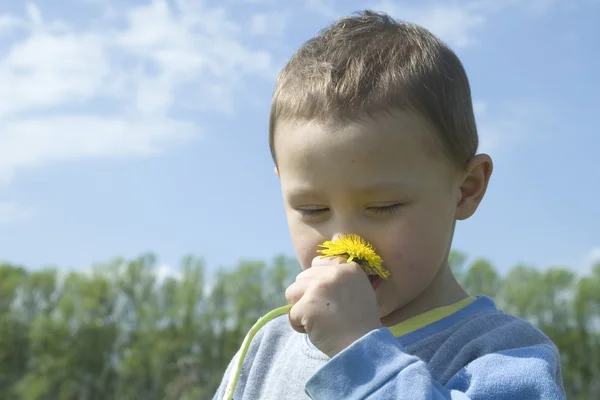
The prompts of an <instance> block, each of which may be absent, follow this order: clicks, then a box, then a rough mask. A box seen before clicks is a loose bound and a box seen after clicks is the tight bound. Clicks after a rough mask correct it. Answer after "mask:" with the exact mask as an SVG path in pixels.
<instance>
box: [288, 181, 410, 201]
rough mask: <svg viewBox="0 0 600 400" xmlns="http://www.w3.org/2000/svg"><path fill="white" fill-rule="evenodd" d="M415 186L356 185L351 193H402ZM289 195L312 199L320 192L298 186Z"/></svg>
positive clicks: (405, 183)
mask: <svg viewBox="0 0 600 400" xmlns="http://www.w3.org/2000/svg"><path fill="white" fill-rule="evenodd" d="M413 186H414V185H413V184H412V183H411V182H408V181H406V182H398V181H393V182H392V181H390V182H385V181H383V182H377V183H371V184H368V185H364V186H359V185H356V186H355V187H353V188H350V191H353V192H356V193H359V194H374V193H382V192H402V191H406V190H407V189H409V188H411V187H413ZM287 194H288V196H289V197H291V198H302V197H310V196H314V195H317V194H318V190H317V189H316V188H314V187H311V186H296V187H293V188H290V189H289V190H287Z"/></svg>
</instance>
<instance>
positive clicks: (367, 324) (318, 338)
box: [285, 257, 383, 357]
mask: <svg viewBox="0 0 600 400" xmlns="http://www.w3.org/2000/svg"><path fill="white" fill-rule="evenodd" d="M285 297H286V298H287V300H288V301H289V302H290V303H293V304H294V306H293V307H292V308H291V310H290V312H289V319H290V324H291V325H292V327H293V328H294V329H295V330H296V331H298V332H301V333H307V334H308V336H309V338H310V341H311V342H312V344H313V345H315V346H316V347H317V348H318V349H319V350H321V351H322V352H323V353H325V354H327V355H328V356H329V357H333V356H335V355H336V354H337V353H339V352H340V351H342V350H344V349H345V348H346V347H348V346H349V345H351V344H352V343H353V342H354V341H356V340H358V339H360V338H361V337H363V336H364V335H366V334H367V333H369V332H370V331H372V330H374V329H379V328H381V327H382V326H383V325H382V324H381V321H380V320H379V316H378V308H377V300H376V298H375V291H374V290H373V287H372V286H371V284H370V282H369V279H368V278H367V275H366V274H365V272H364V271H363V270H362V269H361V268H360V266H358V265H357V264H356V263H354V262H352V263H346V262H345V260H343V259H341V258H333V259H322V258H320V257H317V258H315V259H314V260H313V262H312V266H311V268H308V269H307V270H305V271H302V272H301V273H300V274H298V276H297V277H296V282H294V283H293V284H292V285H290V286H289V287H288V288H287V290H286V292H285Z"/></svg>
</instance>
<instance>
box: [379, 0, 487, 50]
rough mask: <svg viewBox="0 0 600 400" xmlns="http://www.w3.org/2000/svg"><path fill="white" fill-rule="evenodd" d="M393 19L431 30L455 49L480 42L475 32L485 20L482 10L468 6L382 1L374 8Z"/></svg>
mask: <svg viewBox="0 0 600 400" xmlns="http://www.w3.org/2000/svg"><path fill="white" fill-rule="evenodd" d="M373 8H374V9H375V10H380V11H384V12H386V13H388V14H390V15H391V16H393V17H394V18H398V19H401V20H404V21H408V22H412V23H416V24H418V25H421V26H423V27H425V28H426V29H428V30H430V31H431V32H432V33H433V34H434V35H436V36H438V37H439V38H440V39H442V40H443V41H445V42H447V43H449V44H450V45H453V46H456V47H466V46H469V45H471V44H474V43H476V42H477V40H476V39H475V37H474V31H475V30H477V29H478V28H480V27H481V26H482V25H483V24H484V22H485V20H486V15H485V13H484V12H483V11H482V10H481V9H479V7H473V6H472V5H469V4H461V5H458V4H452V3H442V2H440V3H433V4H432V3H425V4H423V3H421V4H420V5H418V6H417V5H413V4H410V5H409V4H406V3H398V2H393V1H391V0H382V1H381V2H379V3H377V4H376V5H374V6H373Z"/></svg>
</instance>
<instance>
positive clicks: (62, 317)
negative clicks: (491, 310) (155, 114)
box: [0, 251, 600, 400]
mask: <svg viewBox="0 0 600 400" xmlns="http://www.w3.org/2000/svg"><path fill="white" fill-rule="evenodd" d="M467 259H468V258H467V257H466V255H465V254H463V253H460V252H457V251H454V252H452V254H451V257H450V264H451V267H452V269H453V270H454V271H455V272H456V274H457V276H458V277H459V280H460V281H461V283H462V284H463V285H464V286H465V288H466V289H467V291H468V292H469V293H471V294H486V295H489V296H491V297H493V298H494V299H495V300H496V301H497V303H498V305H499V306H500V307H502V308H503V309H505V310H506V311H508V312H511V313H514V314H516V315H518V316H520V317H522V318H525V319H527V320H530V321H532V322H533V323H535V324H536V325H537V326H538V327H540V329H542V330H543V331H544V332H546V333H547V334H548V335H549V336H550V337H551V338H552V339H553V340H554V342H555V343H556V344H557V345H558V347H559V348H560V350H561V355H562V369H563V376H564V381H565V382H564V383H565V387H566V390H567V396H568V398H569V399H591V398H600V263H599V264H597V265H596V266H595V267H594V268H593V271H592V273H591V274H590V275H588V276H584V277H578V276H576V275H575V274H574V273H573V272H572V271H570V270H569V269H568V268H548V269H546V270H539V269H536V268H533V267H531V266H526V265H519V266H516V267H514V268H512V269H511V270H509V271H508V273H507V274H505V275H504V276H502V275H500V274H499V273H498V272H497V270H496V269H495V268H494V267H493V265H492V264H491V263H490V262H489V261H487V260H485V259H476V260H475V261H473V262H471V263H470V264H469V265H467ZM156 267H157V264H156V259H155V257H154V256H153V255H152V254H145V255H142V256H141V257H139V258H137V259H134V260H122V259H116V260H114V261H112V262H109V263H107V264H105V265H98V266H95V267H93V268H92V269H91V270H89V271H86V272H69V273H65V272H63V271H61V270H59V269H50V268H48V269H44V270H41V271H29V270H27V269H26V268H23V267H22V266H17V265H11V264H0V332H2V334H1V335H0V398H2V399H4V398H6V399H22V400H71V399H73V400H75V399H77V400H100V399H102V400H110V399H119V400H129V399H131V400H133V399H136V400H137V399H148V400H153V399H157V400H158V399H161V400H162V399H180V400H185V399H208V398H212V395H213V393H214V391H215V389H216V387H217V385H218V384H219V382H220V380H221V378H222V375H223V372H224V371H225V368H226V366H227V363H228V362H229V360H230V359H231V357H232V356H233V354H234V353H235V351H236V350H237V349H238V348H239V346H240V344H241V342H242V340H243V337H244V335H245V334H246V332H247V331H248V329H249V328H250V326H251V325H252V324H253V323H254V322H255V321H256V320H257V319H258V318H259V317H260V316H262V315H264V314H265V313H266V312H267V311H268V310H271V309H273V308H275V307H277V306H279V305H281V304H284V303H285V298H284V292H285V288H286V287H287V286H288V285H289V284H290V283H291V280H292V279H293V278H294V277H295V275H296V274H297V272H298V265H297V262H296V260H295V259H293V258H289V257H285V256H280V257H277V258H275V259H274V260H272V262H270V263H265V262H260V261H242V262H240V263H239V264H238V265H237V266H236V267H235V268H230V269H219V270H217V271H214V272H213V273H212V274H208V271H207V269H206V267H205V265H204V262H203V260H202V259H199V258H195V257H186V258H184V259H183V260H182V262H181V266H180V268H179V272H180V275H179V276H177V277H175V276H172V277H161V275H160V274H158V273H157V268H156Z"/></svg>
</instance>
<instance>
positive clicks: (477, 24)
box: [316, 0, 573, 48]
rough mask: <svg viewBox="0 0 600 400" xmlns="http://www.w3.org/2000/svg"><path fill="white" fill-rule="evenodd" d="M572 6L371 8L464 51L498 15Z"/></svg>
mask: <svg viewBox="0 0 600 400" xmlns="http://www.w3.org/2000/svg"><path fill="white" fill-rule="evenodd" d="M316 1H318V0H316ZM322 1H325V0H322ZM331 1H332V0H329V2H331ZM572 3H573V2H567V1H566V0H530V1H521V0H467V1H462V2H460V3H457V2H449V1H441V0H437V1H420V2H418V3H417V2H416V1H415V2H407V1H400V2H399V1H392V0H380V1H377V2H375V3H372V4H371V5H370V6H369V8H371V9H374V10H379V11H384V12H386V13H388V14H390V15H391V16H392V17H394V18H398V19H401V20H404V21H408V22H413V23H416V24H418V25H421V26H423V27H425V28H427V29H428V30H430V31H431V32H432V33H433V34H434V35H436V36H438V37H439V38H440V39H441V40H443V41H444V42H446V43H448V44H449V45H451V46H453V47H457V48H461V47H467V46H472V45H476V44H478V43H479V39H478V34H479V31H480V29H481V28H483V27H484V26H485V23H486V22H487V21H488V20H489V19H490V17H493V16H494V14H496V13H498V12H501V11H507V10H509V9H511V8H513V9H515V11H516V12H521V13H525V14H529V15H532V16H539V15H541V14H544V13H547V12H549V11H556V10H557V9H558V6H560V5H562V6H567V5H572Z"/></svg>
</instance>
